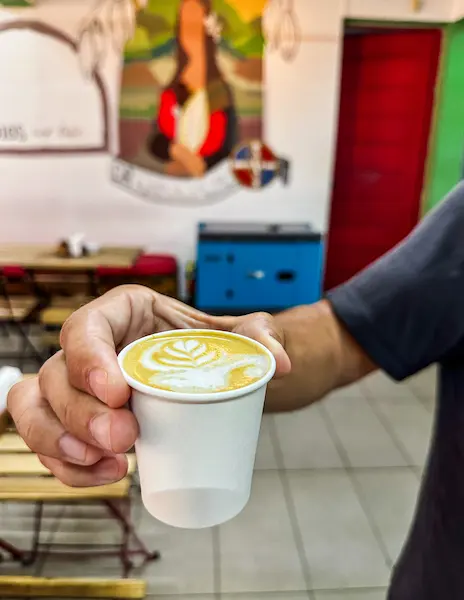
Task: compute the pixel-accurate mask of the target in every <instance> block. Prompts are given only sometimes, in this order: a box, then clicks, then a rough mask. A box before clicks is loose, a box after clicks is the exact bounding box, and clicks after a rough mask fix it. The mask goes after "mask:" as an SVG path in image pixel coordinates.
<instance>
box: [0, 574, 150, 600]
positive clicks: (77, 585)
mask: <svg viewBox="0 0 464 600" xmlns="http://www.w3.org/2000/svg"><path fill="white" fill-rule="evenodd" d="M145 594H146V583H145V582H144V581H141V580H139V579H120V580H114V579H45V578H41V577H0V598H5V597H9V598H79V599H81V598H126V599H128V600H129V599H132V598H145Z"/></svg>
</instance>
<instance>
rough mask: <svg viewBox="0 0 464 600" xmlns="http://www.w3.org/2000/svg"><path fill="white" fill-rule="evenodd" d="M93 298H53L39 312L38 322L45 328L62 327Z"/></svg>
mask: <svg viewBox="0 0 464 600" xmlns="http://www.w3.org/2000/svg"><path fill="white" fill-rule="evenodd" d="M92 299H93V298H89V297H88V296H73V297H71V298H59V297H57V298H53V299H52V300H51V302H50V304H49V306H47V307H46V308H44V309H43V310H42V311H41V312H40V322H41V323H42V325H45V326H46V327H62V326H63V325H64V323H65V321H66V320H67V319H68V318H69V317H70V316H71V315H72V314H73V313H74V312H76V310H78V309H79V308H81V307H82V306H85V305H86V304H88V303H89V302H90V301H91V300H92Z"/></svg>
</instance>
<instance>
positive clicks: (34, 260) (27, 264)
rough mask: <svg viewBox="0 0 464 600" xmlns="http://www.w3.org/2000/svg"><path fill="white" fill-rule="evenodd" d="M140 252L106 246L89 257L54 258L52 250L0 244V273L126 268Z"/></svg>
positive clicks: (51, 248)
mask: <svg viewBox="0 0 464 600" xmlns="http://www.w3.org/2000/svg"><path fill="white" fill-rule="evenodd" d="M141 252H142V249H141V248H135V247H133V248H131V247H127V248H123V247H110V246H108V247H103V248H102V249H101V250H100V251H99V252H98V253H97V254H95V255H92V256H83V257H81V258H61V257H59V256H57V255H56V246H46V245H28V244H26V245H24V244H0V269H1V268H2V267H10V266H15V267H22V268H23V269H27V270H41V269H43V270H46V269H51V270H56V271H94V270H95V269H98V268H99V267H115V268H129V267H131V266H132V265H133V264H134V262H135V261H136V260H137V258H138V256H139V255H140V254H141Z"/></svg>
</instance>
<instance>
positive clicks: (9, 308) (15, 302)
mask: <svg viewBox="0 0 464 600" xmlns="http://www.w3.org/2000/svg"><path fill="white" fill-rule="evenodd" d="M38 309H39V303H38V300H37V299H36V298H34V297H32V296H26V295H24V296H8V295H7V294H6V292H5V290H4V287H3V285H2V283H1V281H0V326H1V329H2V333H3V335H4V336H5V337H7V338H8V337H9V336H10V334H14V335H16V336H17V337H18V338H19V340H20V348H19V351H17V352H15V353H11V354H10V353H8V354H2V355H1V359H2V360H4V361H9V360H12V361H17V362H18V363H19V366H20V368H22V367H23V364H24V362H25V361H26V360H28V359H29V358H30V359H32V360H34V361H36V362H37V364H38V366H41V364H42V363H43V360H44V357H43V356H42V355H41V354H40V352H39V351H38V350H37V348H35V346H34V345H33V343H32V342H31V340H30V335H29V334H30V326H31V325H32V324H33V323H34V322H35V320H36V315H37V312H38Z"/></svg>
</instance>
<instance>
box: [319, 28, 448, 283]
mask: <svg viewBox="0 0 464 600" xmlns="http://www.w3.org/2000/svg"><path fill="white" fill-rule="evenodd" d="M441 38H442V32H441V30H440V29H424V30H422V29H421V30H419V29H418V30H414V29H413V30H404V29H403V30H397V29H395V30H392V29H390V30H385V29H378V30H375V29H352V30H348V31H347V32H346V35H345V40H344V54H343V66H342V82H341V95H340V113H339V131H338V142H337V153H336V163H335V173H334V186H333V192H332V206H331V217H330V227H329V234H328V246H327V259H326V274H325V289H331V288H333V287H335V286H337V285H339V284H341V283H343V282H345V281H346V280H348V279H349V278H350V277H352V276H353V275H355V274H356V273H358V272H359V271H360V270H362V269H363V268H364V267H366V266H368V265H369V264H370V263H371V262H373V261H374V260H376V259H377V258H379V257H380V256H382V254H384V253H385V252H387V251H388V250H390V249H391V248H392V247H393V246H395V245H396V244H397V243H398V242H400V241H401V240H402V239H403V238H404V237H405V236H406V235H408V233H409V232H410V231H411V230H412V229H413V228H414V226H415V225H416V224H417V222H418V220H419V213H420V205H421V195H422V186H423V181H424V174H425V164H426V159H427V148H428V140H429V134H430V127H431V121H432V113H433V106H434V97H435V84H436V78H437V71H438V64H439V57H440V48H441Z"/></svg>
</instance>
